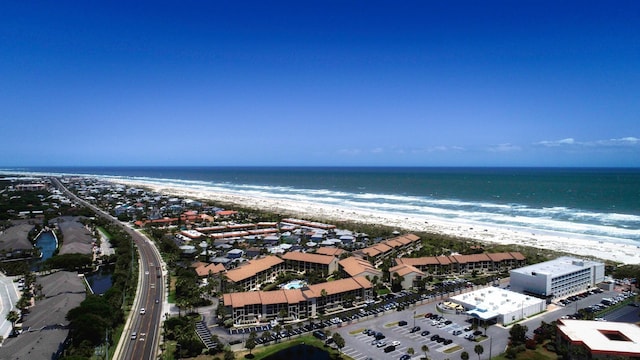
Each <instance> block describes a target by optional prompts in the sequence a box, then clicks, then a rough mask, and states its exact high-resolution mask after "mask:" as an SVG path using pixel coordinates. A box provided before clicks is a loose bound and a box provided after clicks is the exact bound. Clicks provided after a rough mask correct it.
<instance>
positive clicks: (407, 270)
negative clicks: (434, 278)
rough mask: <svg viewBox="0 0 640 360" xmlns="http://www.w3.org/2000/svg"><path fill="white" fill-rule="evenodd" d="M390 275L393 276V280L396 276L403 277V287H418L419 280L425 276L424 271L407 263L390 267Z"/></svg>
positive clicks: (401, 283) (401, 284)
mask: <svg viewBox="0 0 640 360" xmlns="http://www.w3.org/2000/svg"><path fill="white" fill-rule="evenodd" d="M389 275H390V276H391V281H393V279H395V278H398V279H401V281H400V286H401V287H402V288H403V289H412V288H414V287H418V282H419V281H420V280H422V278H424V273H423V272H422V271H420V270H418V269H417V268H416V267H414V266H411V265H407V264H400V265H396V266H394V267H392V268H389Z"/></svg>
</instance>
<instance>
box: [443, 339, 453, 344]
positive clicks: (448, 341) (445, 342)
mask: <svg viewBox="0 0 640 360" xmlns="http://www.w3.org/2000/svg"><path fill="white" fill-rule="evenodd" d="M452 342H453V340H451V339H445V340H444V344H445V345H449V344H451V343H452Z"/></svg>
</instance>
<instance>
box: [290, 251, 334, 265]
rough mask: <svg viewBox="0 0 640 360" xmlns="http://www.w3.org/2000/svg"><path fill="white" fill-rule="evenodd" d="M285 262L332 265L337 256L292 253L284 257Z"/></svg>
mask: <svg viewBox="0 0 640 360" xmlns="http://www.w3.org/2000/svg"><path fill="white" fill-rule="evenodd" d="M282 258H283V259H284V260H294V261H302V262H308V263H315V264H325V265H328V264H331V262H332V261H334V260H335V259H336V257H335V256H329V255H320V254H311V253H303V252H300V251H291V252H288V253H286V254H284V255H283V256H282Z"/></svg>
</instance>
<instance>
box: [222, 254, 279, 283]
mask: <svg viewBox="0 0 640 360" xmlns="http://www.w3.org/2000/svg"><path fill="white" fill-rule="evenodd" d="M284 268H285V266H284V261H283V260H282V259H280V258H279V257H277V256H265V257H263V258H259V259H255V260H249V261H246V262H244V263H243V264H242V265H241V266H239V267H237V268H235V269H232V270H228V271H227V274H226V275H227V280H228V281H229V282H230V283H231V284H233V285H234V286H235V287H236V288H237V289H239V290H242V291H250V290H255V289H258V288H259V287H260V285H261V284H262V283H265V282H268V281H274V280H275V279H276V277H277V276H278V274H280V273H281V272H283V271H284Z"/></svg>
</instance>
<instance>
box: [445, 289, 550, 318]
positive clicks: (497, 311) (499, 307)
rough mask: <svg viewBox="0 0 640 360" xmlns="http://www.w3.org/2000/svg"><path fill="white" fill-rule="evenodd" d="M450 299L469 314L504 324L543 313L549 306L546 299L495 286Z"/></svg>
mask: <svg viewBox="0 0 640 360" xmlns="http://www.w3.org/2000/svg"><path fill="white" fill-rule="evenodd" d="M450 300H451V301H452V302H454V303H456V304H460V305H462V306H463V307H464V309H465V310H466V312H467V314H468V315H471V316H473V317H475V318H478V319H480V320H482V321H495V322H497V323H500V324H503V325H509V324H512V323H515V322H517V321H520V320H522V319H525V318H527V317H529V316H533V315H535V314H538V313H541V312H543V311H545V310H546V307H547V304H546V301H545V300H544V299H539V298H537V297H534V296H529V295H524V294H520V293H516V292H513V291H509V290H506V289H502V288H499V287H494V286H490V287H487V288H484V289H480V290H476V291H472V292H468V293H464V294H460V295H456V296H454V297H452V298H451V299H450Z"/></svg>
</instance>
